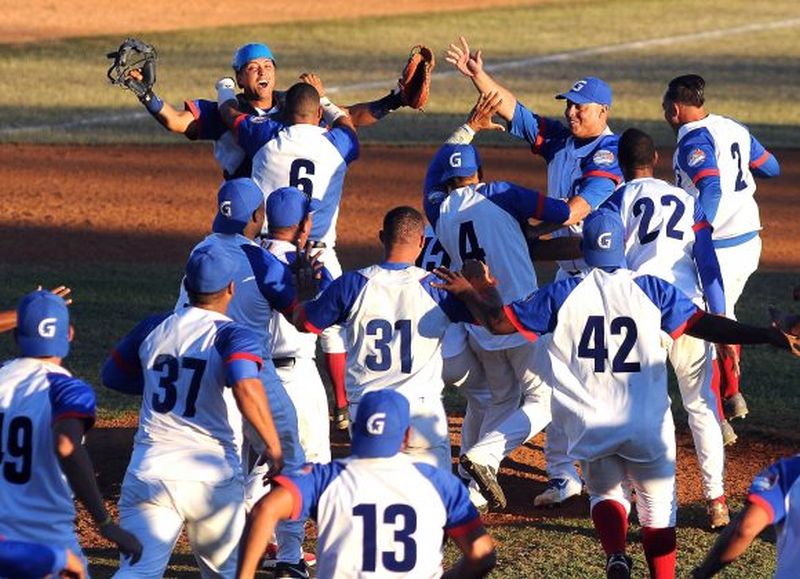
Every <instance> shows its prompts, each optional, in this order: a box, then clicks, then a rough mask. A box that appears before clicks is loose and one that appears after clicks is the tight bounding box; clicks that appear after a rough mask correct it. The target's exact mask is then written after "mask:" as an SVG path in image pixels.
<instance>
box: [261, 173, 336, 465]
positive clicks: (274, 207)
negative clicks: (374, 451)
mask: <svg viewBox="0 0 800 579" xmlns="http://www.w3.org/2000/svg"><path fill="white" fill-rule="evenodd" d="M318 205H319V201H318V200H317V199H311V200H309V198H308V197H307V196H306V195H305V193H303V192H302V191H300V190H299V189H296V188H295V187H284V188H282V189H277V190H276V191H273V192H272V193H271V194H270V195H269V197H268V199H267V220H268V221H269V230H268V232H267V237H266V238H265V239H264V241H263V242H262V244H263V247H264V249H266V250H267V251H268V252H270V253H271V254H272V255H274V256H275V257H277V258H278V260H280V261H281V263H284V264H286V265H288V266H289V267H291V266H292V265H293V264H294V263H296V260H297V254H298V248H301V247H305V245H306V240H307V239H308V234H309V232H310V231H311V227H312V215H315V214H316V213H314V214H312V213H311V212H312V211H315V210H316V209H317V207H318ZM319 274H320V277H321V282H320V289H325V288H326V287H327V285H328V284H329V283H330V282H331V281H333V278H332V276H331V275H330V272H328V270H327V269H326V268H325V267H324V266H323V267H322V268H321V269H320V270H319ZM269 333H270V337H271V339H272V344H271V347H270V350H271V352H272V363H273V364H275V370H276V371H277V373H278V377H279V378H280V379H281V382H282V383H283V386H284V388H286V392H287V393H288V394H289V397H290V398H291V400H292V403H293V404H294V408H295V411H296V413H297V426H298V433H299V436H300V445H301V446H302V447H303V451H304V452H305V455H306V459H307V460H308V461H309V462H319V463H325V462H330V460H331V442H330V433H329V432H330V431H329V428H328V396H327V394H326V392H325V386H324V384H323V383H322V378H320V375H319V371H318V370H317V364H316V361H315V359H314V358H315V357H316V351H317V336H316V335H314V334H304V333H301V332H298V331H297V328H295V327H294V325H293V324H292V323H291V322H290V321H289V320H288V319H286V317H285V316H284V315H283V314H281V313H280V312H277V311H276V312H272V318H271V319H270V324H269Z"/></svg>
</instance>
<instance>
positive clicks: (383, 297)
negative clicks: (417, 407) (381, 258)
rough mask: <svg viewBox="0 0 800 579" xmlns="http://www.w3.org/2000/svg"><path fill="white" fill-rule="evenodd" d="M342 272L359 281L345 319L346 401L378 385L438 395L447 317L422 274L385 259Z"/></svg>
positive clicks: (414, 269)
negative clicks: (428, 288) (379, 263)
mask: <svg viewBox="0 0 800 579" xmlns="http://www.w3.org/2000/svg"><path fill="white" fill-rule="evenodd" d="M395 265H396V266H397V267H395ZM346 275H347V276H348V283H353V284H354V285H358V286H360V289H359V290H358V293H357V295H356V297H355V301H354V302H353V305H352V307H351V308H350V315H349V318H348V320H347V321H346V322H347V323H346V328H347V336H348V343H349V344H351V349H350V350H349V351H348V356H347V388H348V397H349V399H350V402H358V400H359V399H360V398H361V395H362V394H363V393H365V392H369V391H371V390H378V389H382V388H394V389H396V390H398V391H400V392H402V393H403V394H405V395H406V396H407V397H408V398H409V399H411V398H413V397H414V396H415V395H427V396H436V395H438V394H440V393H441V390H442V388H443V384H442V378H441V374H442V356H441V340H442V336H443V335H444V332H445V330H446V329H447V326H448V325H449V324H450V319H449V318H448V316H447V314H446V313H445V312H444V310H442V309H441V308H440V307H439V305H438V304H437V302H436V300H435V299H434V298H433V297H432V296H431V294H430V293H429V291H428V290H427V289H426V287H425V286H424V285H423V283H422V281H423V279H424V278H425V277H426V276H427V275H428V273H427V272H426V271H424V270H422V269H420V268H418V267H415V266H408V265H406V264H388V263H387V264H382V265H374V266H371V267H368V268H365V269H362V270H359V271H358V272H354V273H351V274H346Z"/></svg>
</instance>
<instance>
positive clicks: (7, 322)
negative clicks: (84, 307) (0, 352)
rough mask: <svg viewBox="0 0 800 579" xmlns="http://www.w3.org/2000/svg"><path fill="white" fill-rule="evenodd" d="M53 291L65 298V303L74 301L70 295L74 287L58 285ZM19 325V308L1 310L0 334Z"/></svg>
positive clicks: (40, 287)
mask: <svg viewBox="0 0 800 579" xmlns="http://www.w3.org/2000/svg"><path fill="white" fill-rule="evenodd" d="M40 289H42V286H39V287H38V288H37V290H40ZM50 292H51V293H54V294H55V295H57V296H58V297H60V298H62V299H63V300H64V303H65V304H67V305H70V304H71V303H72V298H71V297H69V296H70V294H71V293H72V289H70V288H68V287H67V286H65V285H60V286H57V287H55V288H53V289H51V290H50ZM16 327H17V310H4V311H0V334H2V333H3V332H8V331H9V330H13V329H14V328H16Z"/></svg>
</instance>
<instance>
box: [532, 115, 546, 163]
mask: <svg viewBox="0 0 800 579" xmlns="http://www.w3.org/2000/svg"><path fill="white" fill-rule="evenodd" d="M537 125H538V126H537V130H536V140H535V141H534V142H533V144H532V145H531V151H532V152H533V153H534V154H536V155H539V154H541V152H542V145H544V133H545V129H546V128H547V124H546V123H545V120H544V118H543V117H539V122H538V123H537Z"/></svg>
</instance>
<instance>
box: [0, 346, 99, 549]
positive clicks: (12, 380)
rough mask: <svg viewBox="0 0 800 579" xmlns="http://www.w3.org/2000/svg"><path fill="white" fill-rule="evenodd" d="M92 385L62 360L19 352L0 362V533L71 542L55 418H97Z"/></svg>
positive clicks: (70, 509)
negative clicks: (59, 362) (54, 361)
mask: <svg viewBox="0 0 800 579" xmlns="http://www.w3.org/2000/svg"><path fill="white" fill-rule="evenodd" d="M94 417H95V395H94V390H92V387H91V386H89V385H88V384H86V383H85V382H83V381H81V380H78V379H77V378H73V377H72V376H71V375H70V373H69V372H68V371H67V370H66V369H64V368H63V367H61V366H58V365H56V364H51V363H49V362H44V361H42V360H38V359H36V358H17V359H15V360H12V361H10V362H8V363H6V364H5V365H4V366H3V367H2V368H0V513H2V516H0V535H4V536H7V537H14V538H16V539H19V540H26V541H38V542H44V543H47V544H49V545H52V546H57V547H73V545H74V543H75V541H74V536H75V535H74V533H75V531H74V521H75V506H74V504H73V502H72V490H71V489H70V487H69V484H68V483H67V479H66V477H65V476H64V474H63V473H62V472H61V466H60V465H59V462H58V458H57V455H56V449H55V446H54V442H53V424H54V423H55V422H56V421H58V420H60V419H63V418H80V419H83V420H84V421H85V422H86V423H87V425H88V426H89V427H91V425H92V424H94Z"/></svg>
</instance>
